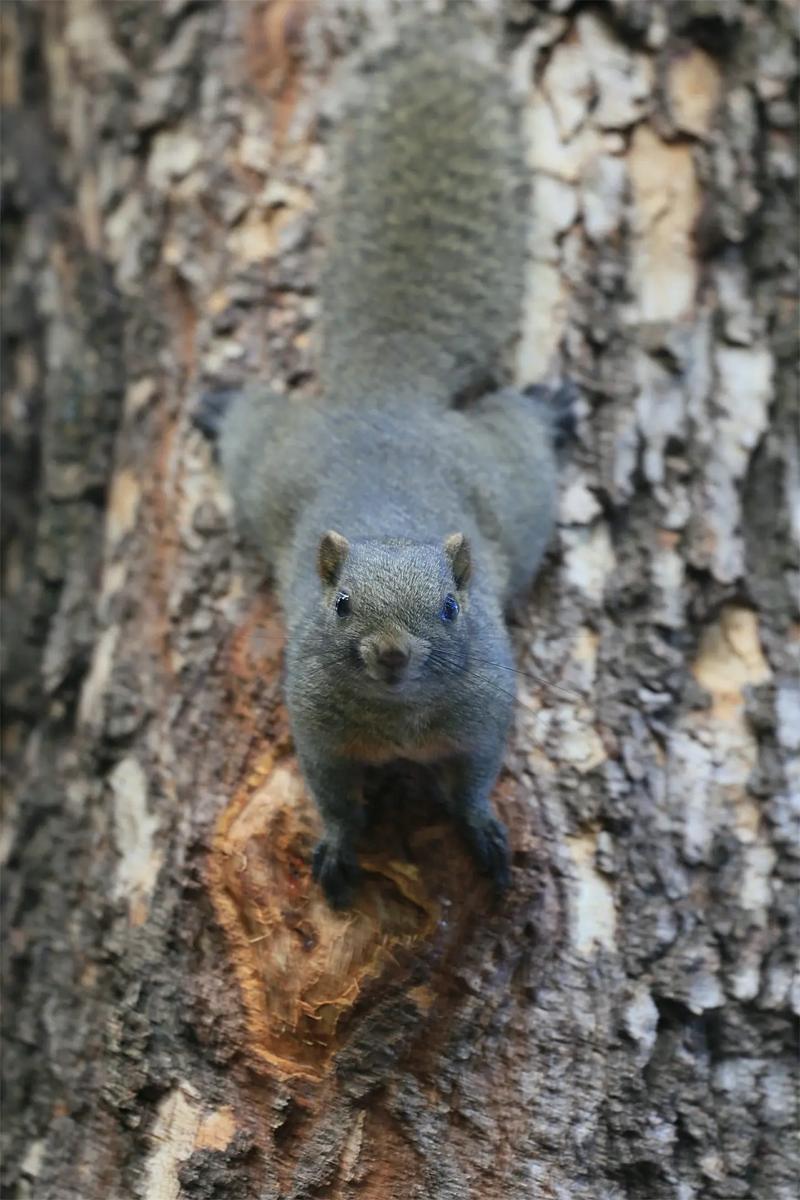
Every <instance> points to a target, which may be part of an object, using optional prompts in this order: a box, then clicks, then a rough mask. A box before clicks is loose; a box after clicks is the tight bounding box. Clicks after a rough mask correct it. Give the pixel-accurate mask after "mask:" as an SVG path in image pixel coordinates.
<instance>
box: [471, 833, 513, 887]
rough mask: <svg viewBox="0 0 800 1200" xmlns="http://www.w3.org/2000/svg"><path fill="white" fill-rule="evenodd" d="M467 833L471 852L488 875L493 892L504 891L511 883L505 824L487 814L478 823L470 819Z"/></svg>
mask: <svg viewBox="0 0 800 1200" xmlns="http://www.w3.org/2000/svg"><path fill="white" fill-rule="evenodd" d="M467 835H468V837H469V842H470V846H471V848H472V853H473V855H474V856H475V858H476V860H477V862H478V865H479V866H480V868H481V870H482V871H483V872H484V874H486V875H488V876H489V879H490V880H491V884H492V888H493V889H494V891H495V893H496V894H497V895H499V894H500V893H502V892H505V891H506V890H507V888H508V887H509V885H510V883H511V870H510V865H509V855H508V835H507V833H506V827H505V825H504V824H503V822H502V821H498V820H497V818H496V817H492V816H488V815H487V816H486V818H485V820H483V821H481V822H479V823H477V822H474V821H470V822H469V824H468V826H467Z"/></svg>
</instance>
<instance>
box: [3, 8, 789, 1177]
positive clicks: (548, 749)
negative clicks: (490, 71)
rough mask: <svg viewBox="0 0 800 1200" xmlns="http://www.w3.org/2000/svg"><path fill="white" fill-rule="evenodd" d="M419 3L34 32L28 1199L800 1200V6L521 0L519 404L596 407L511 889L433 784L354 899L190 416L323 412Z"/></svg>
mask: <svg viewBox="0 0 800 1200" xmlns="http://www.w3.org/2000/svg"><path fill="white" fill-rule="evenodd" d="M400 7H402V6H400ZM480 7H481V8H482V9H483V10H484V13H485V11H486V10H487V9H494V10H497V9H499V7H500V5H499V3H496V2H493V3H484V4H482V5H481V6H480ZM397 8H398V5H397V4H393V3H391V2H390V0H381V3H376V2H374V0H371V2H370V3H367V2H366V0H324V2H321V3H317V4H316V5H311V4H306V3H297V2H295V0H271V2H270V3H257V2H255V0H239V2H237V3H235V4H224V3H221V2H218V0H207V2H204V3H200V4H198V3H195V2H193V0H161V3H158V4H156V3H152V0H115V2H114V3H104V2H103V0H63V2H62V0H59V2H57V3H56V2H54V0H43V2H40V3H38V4H28V3H19V4H5V5H2V6H0V23H1V25H2V35H3V50H2V55H3V60H2V65H3V71H2V92H3V102H4V106H5V112H6V115H5V146H4V165H3V190H4V199H5V203H4V227H3V242H2V247H3V255H4V260H5V271H4V276H5V277H4V284H3V304H4V328H3V336H4V352H5V353H4V361H5V372H4V375H5V379H4V393H3V406H2V422H3V433H4V459H3V461H4V467H5V470H4V512H3V533H4V541H5V546H6V554H5V568H4V577H3V580H4V597H5V622H4V625H5V630H4V639H5V645H4V655H5V658H4V671H5V696H4V704H5V708H4V726H3V749H4V753H5V764H6V777H7V795H8V807H7V817H6V822H5V826H4V832H3V837H2V850H3V855H4V859H5V869H4V906H5V909H4V911H5V926H6V937H5V939H4V942H5V947H4V953H5V957H6V962H5V967H4V970H5V979H6V988H7V998H6V1005H5V1011H4V1022H5V1038H6V1049H5V1054H4V1073H5V1086H4V1097H5V1109H6V1111H5V1119H4V1122H3V1141H4V1151H5V1153H4V1156H3V1167H2V1191H3V1195H7V1196H9V1197H14V1198H17V1200H27V1198H31V1200H33V1198H35V1200H128V1198H129V1197H146V1198H147V1200H175V1198H178V1197H186V1198H191V1200H210V1198H211V1197H222V1196H224V1197H226V1200H237V1198H239V1197H241V1200H270V1198H273V1200H278V1198H286V1200H289V1198H292V1200H301V1198H303V1197H312V1196H323V1195H324V1196H326V1197H331V1198H338V1197H347V1196H351V1195H359V1196H363V1197H375V1198H376V1200H377V1198H378V1197H380V1198H383V1197H390V1196H391V1197H394V1196H397V1197H409V1198H411V1197H419V1198H420V1200H421V1198H423V1197H426V1198H427V1197H436V1198H437V1200H456V1198H462V1197H468V1196H470V1197H481V1200H494V1198H495V1197H496V1198H497V1200H500V1198H501V1197H502V1198H503V1200H506V1198H508V1197H513V1198H517V1197H518V1198H520V1200H522V1197H526V1198H527V1197H530V1196H540V1195H541V1196H554V1197H556V1196H558V1197H567V1196H568V1197H570V1198H571V1200H580V1198H581V1197H586V1198H587V1200H590V1198H591V1200H596V1198H597V1197H605V1198H608V1200H612V1198H616V1197H631V1198H640V1200H661V1198H664V1200H667V1198H669V1200H691V1198H692V1197H708V1198H717V1200H733V1198H735V1197H743V1198H744V1197H753V1198H758V1200H788V1198H789V1197H790V1196H793V1195H794V1185H795V1184H796V1179H797V1175H798V1163H797V1159H796V1158H793V1155H794V1154H795V1150H796V1144H795V1143H794V1142H793V1140H792V1133H793V1130H794V1129H795V1128H796V1125H797V1118H798V1112H797V1073H796V1069H797V1063H796V1057H795V1053H794V1046H795V1042H794V1038H795V1034H796V1025H794V1024H793V1022H794V1021H795V1018H796V1015H797V1012H798V1009H800V994H799V993H798V990H797V973H796V960H795V953H796V947H797V945H798V941H799V940H800V939H799V938H798V912H797V907H798V906H797V891H796V887H797V878H798V841H799V839H798V805H800V688H799V687H798V682H797V681H798V678H800V661H799V660H800V609H799V608H798V595H800V550H799V547H800V517H798V515H797V514H798V505H800V434H799V428H800V404H799V403H798V392H797V382H796V374H795V368H796V361H797V287H796V280H797V271H798V259H799V256H798V246H797V228H798V213H797V203H796V196H797V163H798V156H797V143H796V127H797V119H796V118H797V91H798V43H797V28H796V9H795V7H794V6H793V5H792V4H791V3H790V2H778V0H725V2H724V3H720V2H715V3H710V2H708V0H682V2H681V3H666V2H663V0H652V2H650V3H646V4H645V3H639V2H638V0H630V2H627V3H623V2H622V0H613V2H611V3H608V4H601V5H590V4H578V3H571V2H570V0H566V2H565V0H550V2H549V3H539V4H536V5H533V4H531V3H527V2H526V0H514V2H513V3H510V4H508V5H507V6H506V15H507V22H506V35H507V38H506V40H507V47H508V51H509V74H510V78H511V80H512V82H513V86H514V88H515V90H516V92H517V95H518V97H519V100H520V103H521V105H522V106H523V110H524V121H525V133H526V144H527V146H528V160H529V166H530V169H531V175H532V184H533V186H532V189H531V220H530V241H529V253H530V271H529V293H528V299H527V301H526V307H525V313H524V321H523V335H522V338H521V341H520V345H519V351H518V359H517V372H518V376H519V380H520V382H521V383H524V384H527V383H530V382H533V381H536V380H538V379H542V378H547V377H556V376H558V375H569V376H572V377H573V378H575V379H577V380H578V381H579V382H580V385H581V388H582V400H581V405H580V411H579V422H578V435H577V438H576V441H575V443H574V445H573V446H572V447H571V448H570V451H569V457H568V462H567V464H566V466H565V470H564V478H563V487H562V500H561V520H560V526H559V536H558V539H557V542H556V544H555V545H554V547H553V550H552V553H551V555H550V556H549V559H548V564H547V567H546V569H545V571H544V573H543V575H542V577H541V579H540V581H539V583H538V584H537V587H536V590H535V595H534V596H533V597H532V599H531V602H530V604H529V605H527V606H526V607H525V610H524V611H523V612H522V613H521V614H520V619H519V625H518V627H517V628H516V630H515V637H516V641H517V645H518V651H519V666H520V671H521V672H522V673H521V674H520V676H519V679H518V693H519V703H518V714H517V722H516V732H515V736H514V740H513V744H512V745H511V746H510V747H509V751H508V755H507V762H506V768H505V770H504V773H503V775H502V777H501V780H500V783H499V785H498V793H497V805H498V808H499V810H500V811H501V813H502V815H503V817H504V819H505V820H506V821H507V822H508V825H509V829H510V833H511V842H512V846H513V877H514V883H513V888H512V890H511V893H510V895H509V897H508V900H507V901H506V902H504V903H503V904H502V905H500V906H498V907H493V906H492V903H491V901H490V897H489V895H488V893H487V891H486V890H485V888H484V885H483V883H482V882H481V881H480V880H479V879H478V878H477V877H476V876H475V874H474V870H473V867H472V865H471V862H470V859H469V856H468V854H467V852H466V850H465V848H464V847H463V846H462V845H461V844H460V842H459V840H458V836H457V833H456V831H455V830H454V829H453V827H452V826H451V825H450V823H449V822H448V820H447V819H446V817H445V816H444V815H443V814H442V813H440V812H439V810H438V809H436V808H435V806H431V805H430V804H429V803H428V802H426V800H425V791H424V787H423V786H422V781H421V780H420V779H418V778H417V777H416V776H413V777H409V776H407V775H405V774H403V773H400V772H398V773H396V775H394V774H393V775H392V776H391V777H390V778H388V779H385V780H383V781H382V782H380V783H379V785H378V794H377V797H376V802H375V804H374V805H373V808H374V811H375V814H376V819H375V822H374V825H373V827H372V828H371V829H370V831H369V835H368V839H367V843H366V845H365V850H364V861H365V864H366V867H367V879H366V883H365V886H364V888H363V891H362V892H361V893H360V895H359V899H358V903H357V906H356V908H355V910H354V911H353V912H352V913H351V914H346V915H341V914H334V913H332V912H330V911H329V910H328V909H327V908H326V907H325V906H324V904H323V903H322V901H321V900H320V897H319V895H318V892H317V889H316V888H315V887H314V885H313V884H312V883H311V881H310V878H309V867H308V864H309V851H310V847H311V845H312V843H313V840H314V838H315V836H316V828H317V826H316V822H317V818H316V815H315V813H314V812H313V810H312V808H311V806H310V804H309V802H308V800H307V799H306V797H305V794H304V791H303V787H302V783H301V780H300V777H299V775H298V772H297V768H296V765H295V763H294V759H293V756H292V746H291V740H290V736H289V731H288V727H287V723H286V716H285V712H284V710H283V707H282V703H281V694H280V657H281V644H282V643H281V637H282V635H281V626H280V620H279V616H278V614H277V613H276V611H275V603H274V598H273V596H272V595H271V594H270V593H269V592H268V591H267V590H265V589H264V588H263V587H262V586H261V585H260V584H259V580H258V577H257V574H256V567H255V566H254V564H253V563H252V562H250V561H248V560H247V558H246V557H245V555H244V554H243V553H241V552H240V550H239V548H238V547H237V546H236V544H235V542H234V538H233V535H232V532H231V528H230V525H229V521H228V515H229V514H228V510H227V504H226V501H225V498H224V496H223V495H222V492H221V489H220V486H219V484H218V482H217V480H216V478H215V476H214V472H213V469H212V464H211V462H210V458H209V453H208V449H207V447H206V446H205V445H204V444H203V442H202V440H201V438H200V436H199V435H198V434H197V432H196V431H195V430H194V429H193V427H192V423H191V412H192V408H193V405H194V403H195V400H196V397H197V395H198V393H199V392H200V391H201V390H202V389H203V388H205V387H208V386H214V387H221V386H237V385H239V384H240V383H242V382H244V381H247V380H253V379H256V378H258V379H261V380H262V381H264V382H265V383H267V384H269V386H271V387H273V388H277V389H281V390H284V391H287V392H292V393H293V394H296V395H297V396H298V397H299V398H302V396H303V395H305V394H307V393H309V392H311V391H312V390H313V388H314V385H315V379H314V372H315V362H316V359H315V351H314V341H313V334H314V324H315V316H316V302H315V294H314V283H315V278H316V253H317V241H318V237H317V229H318V223H317V220H316V214H317V210H318V196H319V191H320V187H321V183H322V179H323V176H324V165H325V144H326V138H325V123H326V122H330V121H332V120H337V119H338V118H339V116H340V112H341V87H340V83H339V74H340V72H341V71H342V70H343V68H344V67H346V65H347V64H348V62H349V60H350V59H351V57H352V56H354V54H355V51H356V48H357V45H358V44H360V43H365V42H367V41H369V40H371V39H373V38H375V37H384V36H386V35H387V34H388V33H390V31H391V28H392V20H393V15H392V14H393V13H395V12H396V11H397ZM364 14H366V18H365V15H364ZM793 988H794V992H793V990H792V989H793Z"/></svg>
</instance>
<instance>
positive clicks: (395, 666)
mask: <svg viewBox="0 0 800 1200" xmlns="http://www.w3.org/2000/svg"><path fill="white" fill-rule="evenodd" d="M410 657H411V655H410V654H409V652H408V650H403V649H401V647H400V646H387V647H386V648H385V649H384V650H380V651H379V652H378V662H379V663H380V664H381V666H382V667H388V668H389V669H390V670H392V671H400V670H402V668H403V667H405V666H406V665H407V663H408V660H409V658H410Z"/></svg>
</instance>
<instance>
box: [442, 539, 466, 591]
mask: <svg viewBox="0 0 800 1200" xmlns="http://www.w3.org/2000/svg"><path fill="white" fill-rule="evenodd" d="M444 552H445V555H446V557H447V561H448V562H449V563H450V567H451V570H452V572H453V578H454V579H455V581H456V587H457V588H461V587H463V586H464V584H465V583H466V582H467V580H468V579H469V572H470V566H471V557H470V550H469V542H468V541H467V539H466V538H465V537H464V534H463V533H451V534H450V536H449V537H446V538H445V539H444Z"/></svg>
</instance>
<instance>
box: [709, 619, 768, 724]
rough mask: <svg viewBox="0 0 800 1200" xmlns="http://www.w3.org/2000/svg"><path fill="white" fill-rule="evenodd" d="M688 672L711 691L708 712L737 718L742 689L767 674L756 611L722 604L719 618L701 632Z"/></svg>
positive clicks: (740, 705) (725, 719)
mask: <svg viewBox="0 0 800 1200" xmlns="http://www.w3.org/2000/svg"><path fill="white" fill-rule="evenodd" d="M692 672H693V674H694V677H695V679H696V680H697V682H698V683H699V684H700V685H701V687H704V688H705V689H706V691H707V692H709V693H710V694H711V698H712V709H711V712H712V715H713V716H714V717H715V718H716V719H717V720H719V721H726V722H730V721H734V722H738V721H739V720H740V718H741V710H742V706H743V704H744V696H743V691H742V689H743V688H744V687H746V686H747V685H751V684H758V683H765V682H766V680H768V679H769V678H770V676H771V672H770V669H769V665H768V663H767V660H766V659H765V658H764V654H763V651H762V649H761V641H760V638H759V633H758V618H757V616H756V614H755V613H754V612H753V611H752V610H751V609H749V608H742V607H740V606H738V605H728V606H727V607H726V608H724V609H723V610H722V613H721V615H720V619H719V622H718V623H716V624H714V625H711V626H709V627H708V628H707V629H706V630H705V632H704V633H703V637H702V639H701V641H700V648H699V651H698V654H697V657H696V659H695V661H694V664H693V667H692Z"/></svg>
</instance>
